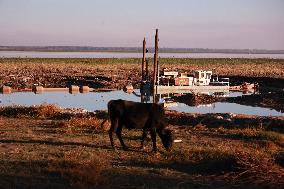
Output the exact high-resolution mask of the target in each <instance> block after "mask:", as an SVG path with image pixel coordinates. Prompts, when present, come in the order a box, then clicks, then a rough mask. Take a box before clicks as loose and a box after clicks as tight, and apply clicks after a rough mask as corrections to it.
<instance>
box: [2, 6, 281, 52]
mask: <svg viewBox="0 0 284 189" xmlns="http://www.w3.org/2000/svg"><path fill="white" fill-rule="evenodd" d="M156 28H158V29H159V39H160V47H173V48H179V47H180V48H216V49H223V48H229V49H248V48H249V49H271V50H275V49H284V0H143V1H141V0H0V46H1V45H2V46H5V45H26V46H53V45H54V46H96V47H140V46H141V45H142V40H143V38H144V37H146V40H147V46H153V44H154V35H155V29H156Z"/></svg>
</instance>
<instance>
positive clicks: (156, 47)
mask: <svg viewBox="0 0 284 189" xmlns="http://www.w3.org/2000/svg"><path fill="white" fill-rule="evenodd" d="M158 43H159V37H158V29H156V35H155V54H154V73H153V86H154V88H155V85H156V83H157V62H158V50H159V47H158Z"/></svg>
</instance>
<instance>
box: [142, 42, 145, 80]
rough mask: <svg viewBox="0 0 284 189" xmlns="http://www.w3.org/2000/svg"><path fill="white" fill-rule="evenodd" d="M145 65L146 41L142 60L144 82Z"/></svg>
mask: <svg viewBox="0 0 284 189" xmlns="http://www.w3.org/2000/svg"><path fill="white" fill-rule="evenodd" d="M145 63H146V39H145V37H144V40H143V58H142V81H144V80H145Z"/></svg>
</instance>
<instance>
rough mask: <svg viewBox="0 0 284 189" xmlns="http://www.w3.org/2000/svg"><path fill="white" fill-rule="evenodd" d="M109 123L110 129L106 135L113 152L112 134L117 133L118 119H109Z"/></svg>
mask: <svg viewBox="0 0 284 189" xmlns="http://www.w3.org/2000/svg"><path fill="white" fill-rule="evenodd" d="M110 121H111V126H110V129H109V131H108V134H109V139H110V143H111V146H112V149H114V150H115V145H114V142H113V134H114V133H115V132H116V131H117V127H118V119H117V118H111V119H110Z"/></svg>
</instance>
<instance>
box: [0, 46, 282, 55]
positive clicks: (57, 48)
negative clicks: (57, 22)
mask: <svg viewBox="0 0 284 189" xmlns="http://www.w3.org/2000/svg"><path fill="white" fill-rule="evenodd" d="M148 50H149V53H153V52H154V49H153V48H152V47H151V48H148ZM0 51H17V52H67V53H68V52H112V53H141V52H142V48H140V47H84V46H0ZM159 53H222V54H284V50H265V49H207V48H160V49H159Z"/></svg>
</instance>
